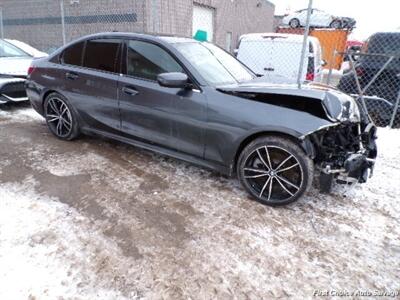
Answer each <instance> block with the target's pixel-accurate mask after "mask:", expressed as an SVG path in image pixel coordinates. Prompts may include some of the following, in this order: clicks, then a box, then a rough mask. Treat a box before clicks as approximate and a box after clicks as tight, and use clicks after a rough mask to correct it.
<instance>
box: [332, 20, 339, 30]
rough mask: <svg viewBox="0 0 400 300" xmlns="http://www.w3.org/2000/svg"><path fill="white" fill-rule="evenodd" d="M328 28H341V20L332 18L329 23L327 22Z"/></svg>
mask: <svg viewBox="0 0 400 300" xmlns="http://www.w3.org/2000/svg"><path fill="white" fill-rule="evenodd" d="M329 27H330V28H334V29H341V28H342V22H341V21H340V20H333V21H332V22H331V24H329Z"/></svg>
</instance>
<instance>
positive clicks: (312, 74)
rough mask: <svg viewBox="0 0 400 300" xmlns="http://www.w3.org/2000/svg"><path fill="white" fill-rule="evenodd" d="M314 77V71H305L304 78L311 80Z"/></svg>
mask: <svg viewBox="0 0 400 300" xmlns="http://www.w3.org/2000/svg"><path fill="white" fill-rule="evenodd" d="M314 78H315V74H314V73H307V74H306V80H309V81H313V80H314Z"/></svg>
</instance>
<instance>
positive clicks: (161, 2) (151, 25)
mask: <svg viewBox="0 0 400 300" xmlns="http://www.w3.org/2000/svg"><path fill="white" fill-rule="evenodd" d="M274 10H275V6H274V4H272V3H271V2H269V1H267V0H194V1H193V0H0V34H1V33H2V34H3V37H5V38H15V39H19V40H22V41H25V42H27V43H30V44H32V45H33V46H35V47H37V48H39V49H40V50H44V51H48V50H50V49H52V48H56V47H59V46H61V45H62V44H63V43H64V42H69V41H71V40H73V39H75V38H77V37H80V36H82V35H86V34H90V33H95V32H101V31H128V32H129V31H132V32H145V33H161V34H173V35H180V36H193V34H194V33H195V32H196V31H197V30H198V29H201V30H204V31H207V33H208V38H209V40H212V41H213V42H215V43H217V44H218V45H220V46H221V47H224V48H225V49H228V50H230V51H232V50H233V48H234V47H235V46H236V43H237V40H238V37H239V36H240V35H242V34H245V33H250V32H268V31H272V30H273V20H274Z"/></svg>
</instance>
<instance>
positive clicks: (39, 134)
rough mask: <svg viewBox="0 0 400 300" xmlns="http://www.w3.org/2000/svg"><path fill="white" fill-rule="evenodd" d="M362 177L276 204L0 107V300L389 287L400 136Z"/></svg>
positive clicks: (398, 254) (395, 251)
mask: <svg viewBox="0 0 400 300" xmlns="http://www.w3.org/2000/svg"><path fill="white" fill-rule="evenodd" d="M378 144H379V157H378V161H377V166H376V170H375V175H374V177H373V178H372V179H371V180H370V181H369V182H368V183H367V184H365V185H359V186H356V187H355V188H354V189H351V190H348V189H345V188H343V187H337V188H336V190H335V191H334V193H333V194H332V195H320V194H319V193H318V192H317V191H316V190H315V189H312V190H311V192H310V193H309V195H307V196H306V197H304V198H303V199H301V200H300V201H298V202H297V203H294V204H293V205H290V206H287V207H284V208H270V207H266V206H262V205H260V204H258V203H256V202H254V201H251V200H249V199H248V197H247V195H246V193H245V192H244V191H243V190H242V189H241V187H240V186H239V184H238V182H237V181H236V180H231V179H227V178H224V177H221V176H219V175H218V174H214V173H212V172H209V171H206V170H203V169H200V168H197V167H194V166H192V165H190V164H186V163H183V162H179V161H176V160H173V159H170V158H166V157H162V156H159V155H155V154H151V153H149V152H147V151H142V150H138V149H136V148H134V147H129V146H125V145H121V144H115V143H112V142H108V141H103V140H99V139H91V138H88V137H83V138H82V139H80V140H78V141H76V142H72V143H66V142H62V141H59V140H57V139H55V138H54V137H52V136H51V135H50V134H49V133H48V131H47V129H46V127H45V124H44V121H43V120H42V119H40V118H37V117H36V115H35V114H34V113H33V112H32V110H31V109H29V108H24V109H22V110H18V111H7V112H4V111H3V112H2V111H1V110H0V157H2V159H1V160H0V283H1V285H0V299H27V298H28V297H31V299H57V298H60V299H123V298H127V299H137V298H146V299H162V298H164V299H166V298H168V299H189V298H191V299H213V298H218V299H261V298H264V299H271V298H287V297H291V298H294V299H309V298H312V296H313V293H314V291H315V290H318V289H322V290H328V289H336V290H348V291H355V290H357V289H362V290H380V291H383V290H389V291H393V290H396V289H397V290H398V289H399V283H398V278H399V277H400V263H399V262H400V240H399V236H400V226H399V225H400V224H399V218H400V205H399V194H400V185H399V182H400V166H399V164H398V156H399V154H400V131H399V130H389V129H380V130H379V140H378Z"/></svg>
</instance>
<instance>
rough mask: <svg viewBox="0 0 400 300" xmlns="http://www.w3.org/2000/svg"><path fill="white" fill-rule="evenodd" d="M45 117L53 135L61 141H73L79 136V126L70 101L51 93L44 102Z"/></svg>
mask: <svg viewBox="0 0 400 300" xmlns="http://www.w3.org/2000/svg"><path fill="white" fill-rule="evenodd" d="M44 113H45V115H44V117H45V119H46V123H47V126H48V127H49V129H50V131H51V133H53V134H54V135H55V136H56V137H58V138H59V139H61V140H67V141H70V140H73V139H75V138H77V137H78V136H79V124H78V118H77V117H76V115H75V113H74V110H73V109H72V107H71V105H70V104H69V102H68V100H67V99H66V98H65V97H64V96H62V95H60V94H58V93H51V94H50V95H48V96H47V97H46V99H45V101H44Z"/></svg>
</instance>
